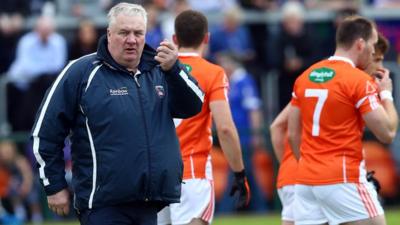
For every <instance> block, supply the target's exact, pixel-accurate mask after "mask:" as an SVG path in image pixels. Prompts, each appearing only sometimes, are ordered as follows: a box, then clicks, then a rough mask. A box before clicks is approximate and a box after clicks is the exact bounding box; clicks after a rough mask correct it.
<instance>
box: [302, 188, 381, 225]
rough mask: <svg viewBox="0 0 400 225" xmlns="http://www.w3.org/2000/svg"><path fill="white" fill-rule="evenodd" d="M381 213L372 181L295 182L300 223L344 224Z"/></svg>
mask: <svg viewBox="0 0 400 225" xmlns="http://www.w3.org/2000/svg"><path fill="white" fill-rule="evenodd" d="M321 212H322V213H321ZM379 215H383V208H382V206H381V204H380V203H379V201H378V194H377V193H376V190H375V188H374V187H373V185H372V184H371V183H368V182H366V183H359V184H355V183H342V184H333V185H318V186H308V185H295V211H294V218H295V224H296V225H302V224H322V223H326V222H329V224H341V223H345V222H352V221H358V220H364V219H368V218H373V217H376V216H379Z"/></svg>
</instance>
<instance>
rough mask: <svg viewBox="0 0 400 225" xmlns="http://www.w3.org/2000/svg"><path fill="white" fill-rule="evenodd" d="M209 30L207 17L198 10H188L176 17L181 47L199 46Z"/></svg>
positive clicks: (177, 34)
mask: <svg viewBox="0 0 400 225" xmlns="http://www.w3.org/2000/svg"><path fill="white" fill-rule="evenodd" d="M207 32H208V21H207V18H206V17H205V16H204V15H203V14H202V13H201V12H198V11H195V10H186V11H183V12H182V13H180V14H179V15H178V16H177V17H176V19H175V35H176V38H177V39H178V46H179V47H192V48H196V47H199V46H200V44H201V42H202V41H203V39H204V37H205V36H206V34H207Z"/></svg>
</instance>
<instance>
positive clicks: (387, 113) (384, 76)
mask: <svg viewBox="0 0 400 225" xmlns="http://www.w3.org/2000/svg"><path fill="white" fill-rule="evenodd" d="M379 73H380V74H379V76H380V77H381V78H380V79H376V83H377V85H378V87H379V93H380V98H381V102H382V107H381V106H379V107H378V108H377V109H376V110H373V111H371V112H369V113H366V114H365V115H364V116H363V119H364V121H365V123H366V125H367V127H368V128H369V129H370V130H371V131H372V133H373V134H374V135H375V136H376V137H377V138H378V139H379V140H380V141H382V142H384V143H391V142H392V141H393V139H394V137H395V135H396V132H397V126H398V120H399V119H398V114H397V110H396V107H395V106H394V104H393V97H392V90H393V84H392V80H391V79H390V77H389V71H388V70H387V69H382V70H380V71H379Z"/></svg>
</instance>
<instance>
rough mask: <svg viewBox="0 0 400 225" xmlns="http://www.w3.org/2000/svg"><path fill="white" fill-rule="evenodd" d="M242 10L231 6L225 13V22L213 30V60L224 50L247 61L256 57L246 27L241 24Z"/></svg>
mask: <svg viewBox="0 0 400 225" xmlns="http://www.w3.org/2000/svg"><path fill="white" fill-rule="evenodd" d="M241 20H242V12H241V10H240V9H239V8H236V7H234V8H231V9H229V10H227V11H226V12H225V13H224V19H223V24H222V25H219V26H217V27H216V28H214V30H213V31H212V32H211V35H212V36H213V38H212V39H211V40H210V55H211V58H212V59H213V60H215V59H216V58H217V55H218V54H220V53H223V52H229V53H230V54H234V57H236V58H238V59H239V60H240V61H242V62H244V63H247V62H249V61H251V60H253V59H254V56H255V52H254V49H253V46H252V43H251V39H250V35H249V32H248V30H247V28H246V27H244V26H243V25H242V24H241Z"/></svg>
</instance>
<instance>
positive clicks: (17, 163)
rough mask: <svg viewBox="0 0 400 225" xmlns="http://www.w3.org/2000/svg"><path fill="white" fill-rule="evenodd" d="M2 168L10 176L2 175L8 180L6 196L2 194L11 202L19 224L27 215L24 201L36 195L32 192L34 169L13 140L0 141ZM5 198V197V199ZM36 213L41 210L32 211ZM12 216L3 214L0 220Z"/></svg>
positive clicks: (0, 164) (4, 183)
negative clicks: (19, 151)
mask: <svg viewBox="0 0 400 225" xmlns="http://www.w3.org/2000/svg"><path fill="white" fill-rule="evenodd" d="M0 168H1V169H2V170H4V171H6V173H7V174H8V176H5V177H6V178H5V177H4V176H2V179H6V180H7V181H5V182H2V183H3V185H6V190H7V192H6V196H2V198H5V199H6V200H8V201H9V202H10V203H11V206H12V211H13V212H14V216H15V218H14V221H15V222H16V223H17V224H18V222H19V223H21V222H23V221H24V220H25V219H27V218H26V216H27V213H26V210H25V207H24V202H25V201H26V200H28V201H29V199H30V196H32V195H34V193H31V190H32V185H33V176H32V169H31V167H30V165H29V162H28V160H27V159H26V158H25V157H24V156H22V155H20V154H19V153H18V150H17V147H16V145H15V144H14V143H13V142H11V141H7V140H6V141H1V142H0ZM3 200H4V199H3ZM32 213H34V214H35V215H37V214H36V213H39V216H40V211H34V212H32ZM11 218H12V217H10V216H9V215H7V214H4V215H3V218H0V220H3V222H5V221H4V220H9V219H11Z"/></svg>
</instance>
